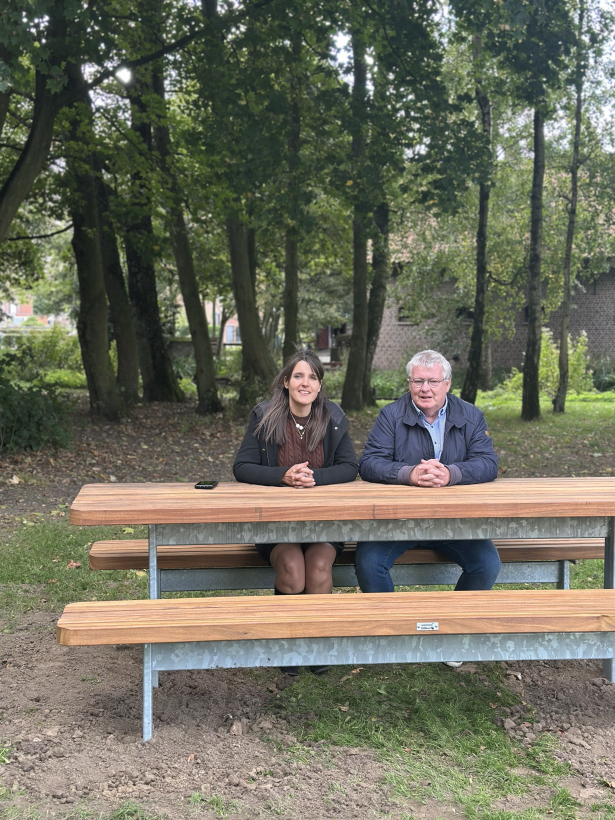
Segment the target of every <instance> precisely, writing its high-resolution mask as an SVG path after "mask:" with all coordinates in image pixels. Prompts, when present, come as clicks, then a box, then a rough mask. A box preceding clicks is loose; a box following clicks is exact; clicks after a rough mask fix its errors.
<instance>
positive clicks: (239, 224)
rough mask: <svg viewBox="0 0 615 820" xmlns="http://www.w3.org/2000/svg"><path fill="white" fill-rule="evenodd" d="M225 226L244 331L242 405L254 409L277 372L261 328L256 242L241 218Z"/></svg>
mask: <svg viewBox="0 0 615 820" xmlns="http://www.w3.org/2000/svg"><path fill="white" fill-rule="evenodd" d="M226 224H227V234H228V243H229V255H230V258H231V273H232V279H233V293H234V294H235V305H236V307H237V317H238V319H239V328H240V330H241V369H242V380H241V388H240V393H239V403H240V404H243V405H253V404H254V403H255V402H256V401H257V400H258V399H259V397H262V395H263V393H264V392H265V391H266V390H267V388H268V387H269V386H270V385H271V381H272V379H273V377H274V376H275V373H276V369H277V368H276V366H275V362H274V360H273V357H272V355H271V353H270V351H269V348H268V347H267V344H266V342H265V338H264V336H263V333H262V330H261V326H260V317H259V314H258V307H257V304H256V286H255V277H254V275H253V270H254V263H253V262H252V263H251V258H250V257H252V259H253V258H254V251H253V248H254V242H252V243H251V242H250V241H249V228H248V227H247V226H246V224H245V222H244V220H243V219H241V217H240V215H239V214H237V213H235V214H232V215H231V216H229V217H228V219H227V223H226ZM251 245H252V251H251V247H250V246H251Z"/></svg>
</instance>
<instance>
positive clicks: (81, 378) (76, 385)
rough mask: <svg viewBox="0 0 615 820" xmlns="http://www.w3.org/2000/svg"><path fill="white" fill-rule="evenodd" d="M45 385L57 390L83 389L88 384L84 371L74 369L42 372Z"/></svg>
mask: <svg viewBox="0 0 615 820" xmlns="http://www.w3.org/2000/svg"><path fill="white" fill-rule="evenodd" d="M43 378H44V381H45V385H46V386H48V387H55V388H57V389H58V390H85V389H86V388H87V386H88V382H87V379H86V377H85V373H77V372H76V371H75V370H65V369H60V370H48V371H47V372H46V373H45V374H44V377H43Z"/></svg>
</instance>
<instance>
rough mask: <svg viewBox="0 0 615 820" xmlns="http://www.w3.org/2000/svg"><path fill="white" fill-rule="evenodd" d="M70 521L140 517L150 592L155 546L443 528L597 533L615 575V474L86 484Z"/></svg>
mask: <svg viewBox="0 0 615 820" xmlns="http://www.w3.org/2000/svg"><path fill="white" fill-rule="evenodd" d="M70 520H71V522H72V523H73V524H80V525H94V524H98V525H100V524H128V525H134V524H147V525H149V569H150V597H152V598H158V597H160V576H159V572H158V557H157V548H158V547H159V546H168V547H172V546H174V545H176V546H180V545H181V546H184V547H186V546H189V545H193V544H194V545H202V546H203V547H206V546H207V545H220V544H254V543H255V542H256V543H274V542H280V541H297V542H305V541H328V540H333V541H362V540H391V541H397V540H403V539H410V538H413V539H420V540H423V541H426V542H428V541H432V540H440V539H450V538H495V539H540V538H544V539H562V538H576V539H589V538H604V539H606V542H605V569H604V586H605V588H611V589H612V588H613V587H614V580H615V547H614V530H615V477H608V476H607V477H583V478H515V479H498V480H497V481H493V482H490V483H487V484H473V485H467V486H465V485H464V486H454V487H445V488H443V489H441V490H436V489H429V488H419V487H407V486H402V485H389V484H370V483H368V482H364V481H354V482H352V483H349V484H336V485H332V486H328V487H314V488H311V489H308V490H296V489H294V488H291V487H261V486H257V485H252V484H239V483H235V482H233V483H230V482H229V483H221V484H219V485H218V486H217V487H216V488H215V489H213V490H196V489H194V487H193V486H192V485H189V484H179V483H176V484H154V483H152V484H88V485H86V486H84V487H83V488H82V490H81V491H80V492H79V494H78V496H77V498H76V499H75V501H74V502H73V504H72V506H71V511H70Z"/></svg>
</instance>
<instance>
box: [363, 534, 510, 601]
mask: <svg viewBox="0 0 615 820" xmlns="http://www.w3.org/2000/svg"><path fill="white" fill-rule="evenodd" d="M412 549H432V550H436V551H437V552H440V553H442V555H445V556H446V557H447V558H448V559H449V560H450V561H451V562H452V563H454V564H459V566H460V567H461V568H462V570H463V572H462V573H461V576H460V578H459V580H458V581H457V586H456V587H455V589H458V590H466V589H491V587H492V586H493V585H494V584H495V581H496V578H497V577H498V573H499V571H500V566H501V561H500V556H499V555H498V551H497V550H496V548H495V545H494V543H493V541H490V540H489V539H487V538H482V539H476V540H467V541H454V540H451V541H359V543H358V544H357V554H356V559H355V569H356V573H357V578H358V580H359V586H360V587H361V591H362V592H394V590H395V586H394V585H393V580H392V578H391V573H390V572H389V570H390V569H391V567H392V566H393V564H394V563H395V561H396V559H397V558H399V556H400V555H402V554H403V553H404V552H405V551H406V550H412Z"/></svg>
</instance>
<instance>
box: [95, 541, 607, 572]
mask: <svg viewBox="0 0 615 820" xmlns="http://www.w3.org/2000/svg"><path fill="white" fill-rule="evenodd" d="M495 545H496V547H497V548H498V551H499V553H500V558H501V559H502V562H503V563H508V562H521V561H570V560H580V559H585V558H604V538H583V539H571V538H555V539H532V540H528V539H524V540H521V539H518V540H517V539H509V540H496V541H495ZM355 549H356V544H353V543H348V544H346V549H345V550H344V552H343V554H342V555H341V557H340V558H339V559H338V561H337V564H338V565H348V564H354V555H355ZM396 563H397V564H437V563H446V559H445V558H444V557H443V556H442V555H441V554H440V553H437V552H434V551H433V550H428V549H425V550H409V551H408V552H406V553H404V554H403V555H402V556H401V557H400V558H398V560H397V562H396ZM264 566H266V564H265V562H264V561H263V559H262V558H261V557H260V556H259V554H258V553H257V552H256V550H255V549H254V547H253V545H252V544H215V545H212V546H207V547H202V546H200V545H185V546H171V547H164V546H159V547H158V567H159V568H160V569H207V568H214V567H264ZM147 568H148V552H147V540H146V539H129V540H120V541H96V542H95V543H94V544H92V547H91V549H90V569H93V570H115V569H147Z"/></svg>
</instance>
